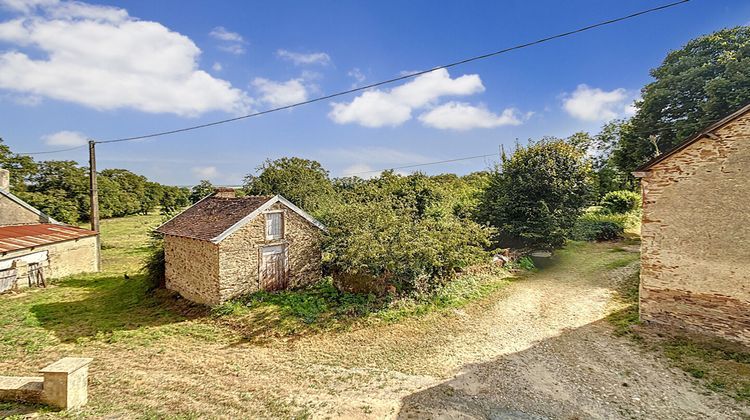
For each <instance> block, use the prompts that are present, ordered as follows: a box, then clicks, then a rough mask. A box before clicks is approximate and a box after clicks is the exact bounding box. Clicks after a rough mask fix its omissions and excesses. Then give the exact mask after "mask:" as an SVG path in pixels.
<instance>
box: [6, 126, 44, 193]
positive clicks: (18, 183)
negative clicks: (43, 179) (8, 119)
mask: <svg viewBox="0 0 750 420" xmlns="http://www.w3.org/2000/svg"><path fill="white" fill-rule="evenodd" d="M0 168H3V169H7V170H9V171H10V188H11V190H13V191H14V192H21V191H24V190H25V189H26V182H27V181H28V179H29V177H30V176H31V175H32V174H34V173H35V172H36V171H37V166H36V162H34V159H32V158H31V156H21V155H17V154H15V153H13V152H12V151H11V150H10V147H8V146H7V145H5V144H3V139H2V138H0Z"/></svg>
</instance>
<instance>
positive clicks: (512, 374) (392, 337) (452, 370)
mask: <svg viewBox="0 0 750 420" xmlns="http://www.w3.org/2000/svg"><path fill="white" fill-rule="evenodd" d="M615 248H617V246H616V245H613V244H598V245H586V248H582V249H579V250H577V251H575V252H569V253H568V254H567V255H565V254H564V255H563V258H562V259H561V260H560V262H559V264H557V265H555V266H553V267H551V268H548V269H545V270H543V271H542V272H540V273H537V274H534V275H531V276H528V278H525V279H520V280H518V281H514V282H513V283H512V284H511V285H510V286H509V287H507V288H505V289H503V290H502V291H501V292H499V293H497V294H495V295H493V296H492V297H491V298H490V299H486V300H484V301H481V302H476V303H474V304H471V305H469V306H468V307H466V308H464V309H461V310H455V311H447V312H443V313H437V314H431V315H429V316H425V317H422V318H418V319H411V320H407V321H404V322H400V323H398V324H390V325H374V326H368V327H364V328H360V329H356V330H353V331H349V332H344V333H341V332H339V333H330V334H318V335H312V336H307V337H303V338H300V339H297V340H293V341H277V342H272V343H266V344H262V345H261V344H249V343H246V342H242V341H236V340H235V341H232V340H225V339H217V340H215V341H211V340H207V339H206V338H205V337H196V338H185V337H174V336H166V337H165V339H164V340H161V341H160V342H158V343H156V344H155V345H153V346H150V347H145V348H138V349H137V350H135V351H133V350H134V349H132V348H128V347H127V346H125V345H120V344H117V343H115V344H104V343H101V344H98V345H96V346H94V347H90V348H87V349H86V352H87V354H89V355H92V356H93V357H95V358H96V361H95V363H94V365H92V371H91V382H92V386H91V397H90V398H91V403H90V405H89V406H88V407H87V408H86V409H85V410H84V411H83V412H82V413H81V414H83V415H84V416H93V417H110V416H115V417H118V416H122V417H127V418H130V417H140V416H144V415H151V416H155V417H161V416H178V415H183V416H197V417H226V418H231V417H234V418H237V417H251V416H252V417H302V416H311V417H314V418H327V417H334V418H337V417H338V418H495V419H504V418H518V419H537V418H662V419H671V418H675V419H677V418H679V419H683V418H707V417H710V418H737V417H742V415H743V413H744V415H745V416H750V411H748V410H747V408H742V407H738V405H737V404H736V403H735V402H734V401H733V400H730V399H728V398H724V397H720V396H716V395H714V394H707V393H706V392H705V390H704V389H703V388H701V387H700V386H698V385H696V384H694V383H693V382H692V381H691V380H690V379H689V378H688V377H687V376H686V375H685V374H684V373H683V372H682V371H678V370H675V369H671V368H669V367H668V366H667V364H666V362H665V361H664V360H661V359H658V358H657V357H656V356H655V355H653V354H651V353H647V352H644V351H643V350H642V349H640V348H639V347H637V346H636V345H634V344H633V343H631V342H630V341H629V339H627V338H616V337H614V336H613V335H612V333H611V329H610V327H609V325H608V324H607V323H606V321H603V320H602V318H603V317H604V316H606V314H608V313H610V312H611V311H614V310H617V309H618V308H617V306H616V305H614V304H613V303H612V299H611V298H612V295H613V290H614V287H615V286H616V284H617V282H618V281H620V280H622V279H623V278H625V277H626V276H627V275H628V274H629V273H632V272H633V270H635V266H634V265H633V264H630V265H628V266H626V267H622V268H617V269H609V268H607V267H608V266H612V265H611V264H612V263H613V262H616V261H623V258H624V259H625V260H627V259H628V258H630V259H631V260H634V259H635V258H634V257H635V255H634V254H628V253H627V252H624V251H623V250H622V249H620V250H619V251H617V250H615ZM581 250H585V251H586V252H587V253H588V254H583V253H582V252H581ZM55 356H56V355H54V354H50V355H48V357H49V358H54V357H55ZM743 410H744V411H743Z"/></svg>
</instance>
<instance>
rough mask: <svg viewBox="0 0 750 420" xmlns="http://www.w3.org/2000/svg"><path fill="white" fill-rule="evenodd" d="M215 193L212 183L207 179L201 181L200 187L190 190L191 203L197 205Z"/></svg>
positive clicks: (196, 186)
mask: <svg viewBox="0 0 750 420" xmlns="http://www.w3.org/2000/svg"><path fill="white" fill-rule="evenodd" d="M213 192H214V186H213V184H211V181H208V180H206V179H204V180H201V182H199V183H198V185H195V186H194V187H193V188H192V189H191V190H190V202H191V203H193V204H195V203H197V202H199V201H201V200H202V199H204V198H205V197H206V196H208V195H210V194H212V193H213Z"/></svg>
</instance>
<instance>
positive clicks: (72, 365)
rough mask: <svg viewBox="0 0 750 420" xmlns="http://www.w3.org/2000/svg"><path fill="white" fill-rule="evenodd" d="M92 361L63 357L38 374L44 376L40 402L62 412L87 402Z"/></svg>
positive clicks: (84, 358)
mask: <svg viewBox="0 0 750 420" xmlns="http://www.w3.org/2000/svg"><path fill="white" fill-rule="evenodd" d="M92 360H94V359H90V358H86V357H64V358H62V359H60V360H58V361H57V362H55V363H53V364H51V365H49V366H47V367H45V368H44V369H42V370H40V371H39V372H40V373H42V374H43V375H44V390H43V391H42V402H44V403H45V404H49V405H51V406H54V407H58V408H61V409H63V410H69V409H74V408H78V407H81V406H83V405H85V404H86V402H87V401H88V378H89V364H90V363H91V361H92Z"/></svg>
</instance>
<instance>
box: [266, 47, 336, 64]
mask: <svg viewBox="0 0 750 420" xmlns="http://www.w3.org/2000/svg"><path fill="white" fill-rule="evenodd" d="M276 55H277V56H278V57H279V58H281V59H284V60H287V61H291V62H292V63H294V64H296V65H298V66H299V65H306V64H320V65H323V66H325V65H328V64H330V63H331V56H329V55H328V54H326V53H324V52H317V53H298V52H292V51H289V50H277V51H276Z"/></svg>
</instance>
